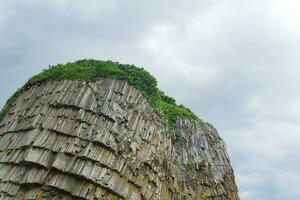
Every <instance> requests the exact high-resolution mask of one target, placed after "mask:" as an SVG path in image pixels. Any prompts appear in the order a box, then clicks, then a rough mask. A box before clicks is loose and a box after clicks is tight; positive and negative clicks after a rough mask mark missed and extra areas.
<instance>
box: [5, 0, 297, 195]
mask: <svg viewBox="0 0 300 200" xmlns="http://www.w3.org/2000/svg"><path fill="white" fill-rule="evenodd" d="M299 2H300V1H299V0H223V1H221V0H218V1H217V0H206V1H204V0H195V1H193V0H176V1H174V0H173V1H171V0H164V1H162V0H151V1H148V0H128V1H127V0H119V1H117V0H109V1H108V0H103V1H100V0H89V1H83V0H82V1H78V0H69V1H67V0H65V1H64V0H51V1H50V0H49V1H43V0H35V1H34V0H26V1H15V0H1V3H0V107H2V106H3V105H4V103H5V101H6V100H7V99H8V97H9V96H10V95H11V94H12V93H13V92H14V91H15V90H16V88H17V87H20V86H21V85H22V84H24V83H25V81H26V80H27V79H28V78H30V77H31V76H32V75H33V74H35V73H37V72H40V71H41V70H42V69H44V68H47V67H48V65H52V64H57V63H65V62H68V61H75V60H78V59H81V58H95V59H102V60H113V61H119V62H122V63H129V64H135V65H137V66H142V67H145V68H146V69H147V70H148V71H150V72H151V73H152V74H153V75H155V76H156V78H157V79H158V83H159V87H160V88H161V89H162V90H164V91H165V92H166V93H167V94H169V95H170V96H173V97H175V98H176V99H177V101H178V103H183V104H185V105H186V106H187V107H190V108H191V109H192V110H193V111H194V112H195V113H196V114H197V115H198V116H199V117H201V118H203V119H204V120H206V121H209V122H211V123H212V124H213V125H214V126H215V127H216V128H217V129H218V130H219V132H220V135H221V136H222V137H223V138H224V139H225V141H226V143H227V148H228V151H229V154H230V156H231V162H232V165H233V168H234V170H235V176H236V181H237V185H238V188H239V190H240V197H241V199H242V200H299V199H300V170H299V169H300V160H299V157H300V93H299V87H300V65H299V64H300V55H299V54H300V3H299Z"/></svg>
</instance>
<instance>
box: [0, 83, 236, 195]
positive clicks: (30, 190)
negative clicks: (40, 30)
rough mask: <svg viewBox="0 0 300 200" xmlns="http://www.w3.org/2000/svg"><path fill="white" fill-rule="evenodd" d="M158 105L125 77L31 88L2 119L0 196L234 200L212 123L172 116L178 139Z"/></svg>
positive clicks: (230, 173)
mask: <svg viewBox="0 0 300 200" xmlns="http://www.w3.org/2000/svg"><path fill="white" fill-rule="evenodd" d="M156 113H157V111H155V110H153V108H152V107H151V106H150V105H149V104H148V102H147V100H146V99H145V98H144V97H143V95H142V94H141V92H139V91H138V90H136V89H135V88H133V87H131V86H130V85H128V84H127V83H126V82H124V81H117V80H111V79H106V78H102V79H99V81H97V82H93V83H86V82H83V81H67V80H65V81H46V82H43V83H39V84H35V85H33V86H31V87H30V88H27V89H26V90H25V91H24V92H23V93H22V94H21V95H20V96H19V97H18V98H17V100H16V102H15V104H14V105H13V106H12V107H11V108H10V110H9V112H8V113H7V114H6V116H5V117H4V118H3V120H2V121H1V122H0V199H1V200H4V199H106V200H113V199H130V200H142V199H149V200H155V199H156V200H158V199H162V200H171V199H172V200H176V199H178V200H179V199H186V200H238V199H239V197H238V195H237V187H236V185H235V182H234V174H233V170H232V168H231V166H230V162H229V158H228V155H227V152H226V148H225V144H224V142H223V141H222V139H221V138H220V137H219V135H218V133H217V131H216V129H214V128H213V127H212V126H210V125H209V124H206V123H202V122H199V121H195V120H192V119H182V118H178V119H177V122H176V131H179V133H180V138H178V137H175V131H174V130H172V129H170V128H169V127H168V126H167V125H166V123H165V122H164V121H163V120H161V119H160V117H159V116H158V115H157V114H156ZM177 134H178V133H177Z"/></svg>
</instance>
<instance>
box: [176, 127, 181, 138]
mask: <svg viewBox="0 0 300 200" xmlns="http://www.w3.org/2000/svg"><path fill="white" fill-rule="evenodd" d="M175 137H176V139H178V140H179V139H180V138H182V134H181V132H180V130H178V129H176V130H175Z"/></svg>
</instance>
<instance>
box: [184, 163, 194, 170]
mask: <svg viewBox="0 0 300 200" xmlns="http://www.w3.org/2000/svg"><path fill="white" fill-rule="evenodd" d="M185 168H186V169H187V170H189V171H191V170H193V165H192V164H191V163H188V164H186V166H185Z"/></svg>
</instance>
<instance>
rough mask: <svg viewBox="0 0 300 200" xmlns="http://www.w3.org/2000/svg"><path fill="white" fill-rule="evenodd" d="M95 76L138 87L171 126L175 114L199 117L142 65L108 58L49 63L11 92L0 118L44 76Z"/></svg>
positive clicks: (89, 79) (88, 77)
mask: <svg viewBox="0 0 300 200" xmlns="http://www.w3.org/2000/svg"><path fill="white" fill-rule="evenodd" d="M99 77H109V78H113V79H117V80H125V81H127V82H128V83H129V84H130V85H132V86H134V87H135V88H136V89H138V90H140V91H141V92H142V93H143V95H144V96H145V97H146V99H147V100H148V102H149V103H150V105H152V107H154V108H158V109H160V110H162V113H161V117H162V118H163V119H164V120H166V121H167V122H168V123H169V125H170V126H172V127H174V126H175V122H176V118H177V117H188V118H192V119H195V120H198V121H201V119H199V118H198V117H197V116H196V115H195V114H194V113H193V112H192V111H191V110H190V109H188V108H186V107H185V106H183V105H177V104H176V101H175V99H174V98H172V97H169V96H167V95H166V94H165V93H164V92H162V91H161V90H160V89H159V88H158V87H157V81H156V79H155V78H154V77H153V76H152V75H151V74H150V73H149V72H147V71H146V70H145V69H144V68H140V67H136V66H134V65H127V64H120V63H118V62H112V61H101V60H93V59H84V60H79V61H76V62H72V63H66V64H58V65H55V66H49V68H48V69H45V70H44V71H42V72H41V73H39V74H37V75H35V76H33V77H32V78H31V79H29V80H28V81H27V83H26V84H25V85H24V86H23V87H22V88H20V89H18V90H17V91H16V92H15V94H14V95H12V96H11V97H10V98H9V99H8V101H7V102H6V104H5V106H4V107H3V109H2V110H1V112H0V120H1V119H2V118H3V116H4V115H5V114H6V113H7V112H8V110H9V108H10V107H11V106H12V104H13V103H14V101H15V99H16V98H17V97H18V95H19V94H20V93H21V92H22V91H23V90H24V89H25V88H26V87H28V86H30V85H33V84H35V83H37V82H40V81H45V80H65V79H67V80H83V81H88V82H89V81H96V80H97V79H99Z"/></svg>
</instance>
